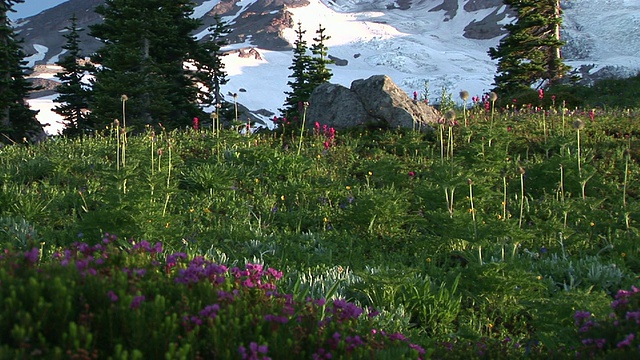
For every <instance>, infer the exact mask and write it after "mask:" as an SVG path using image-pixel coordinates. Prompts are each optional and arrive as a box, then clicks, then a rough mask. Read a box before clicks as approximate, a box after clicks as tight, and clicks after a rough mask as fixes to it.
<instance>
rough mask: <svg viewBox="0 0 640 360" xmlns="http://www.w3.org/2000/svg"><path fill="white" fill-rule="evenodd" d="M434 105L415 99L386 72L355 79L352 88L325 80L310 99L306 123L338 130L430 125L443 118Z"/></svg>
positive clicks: (425, 127) (426, 127)
mask: <svg viewBox="0 0 640 360" xmlns="http://www.w3.org/2000/svg"><path fill="white" fill-rule="evenodd" d="M440 117H441V115H440V113H439V112H438V111H437V110H436V109H435V108H433V107H431V106H428V105H427V104H425V103H423V102H419V101H413V100H412V99H410V98H409V96H408V95H407V94H406V93H405V92H404V91H403V90H402V89H400V88H399V87H398V86H397V85H396V84H395V83H394V82H393V81H392V80H391V78H389V77H388V76H386V75H374V76H372V77H370V78H368V79H361V80H355V81H353V82H352V83H351V88H347V87H345V86H342V85H337V84H331V83H325V84H322V85H320V86H318V87H317V88H316V89H315V90H314V91H313V93H312V94H311V98H310V99H309V108H308V110H307V120H308V122H307V124H309V125H310V126H312V125H313V124H314V123H315V122H318V123H320V124H326V125H328V126H331V127H334V128H336V129H346V128H351V127H355V126H366V125H372V124H375V125H382V126H386V127H389V128H409V129H411V128H413V127H414V125H420V128H421V129H428V128H430V124H433V123H435V122H437V121H438V120H439V119H440Z"/></svg>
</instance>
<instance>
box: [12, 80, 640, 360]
mask: <svg viewBox="0 0 640 360" xmlns="http://www.w3.org/2000/svg"><path fill="white" fill-rule="evenodd" d="M547 97H548V96H547ZM547 97H545V99H547ZM416 98H417V94H416ZM461 98H462V100H463V101H464V109H462V113H463V118H464V121H465V125H466V126H456V125H457V124H456V123H455V110H454V109H453V108H452V109H450V112H449V113H447V115H446V118H445V117H443V119H442V121H441V123H440V124H437V125H436V126H435V130H434V131H433V132H428V131H427V132H418V131H414V129H406V130H402V129H391V130H390V129H378V128H357V129H352V130H348V131H337V130H336V129H333V128H331V127H329V126H325V125H323V124H322V123H315V124H313V126H311V127H309V128H308V129H307V128H306V127H305V128H302V129H300V128H297V129H295V131H292V129H291V128H293V127H295V125H291V124H288V125H287V129H286V130H287V131H284V129H283V127H284V124H285V121H284V120H283V121H282V124H281V125H280V126H279V127H278V128H276V129H274V130H271V131H266V130H265V131H260V132H255V133H251V132H244V131H239V130H238V129H235V128H234V129H222V128H220V125H221V123H220V122H219V121H218V118H217V117H216V116H212V124H211V126H212V128H208V127H207V124H204V123H198V126H197V128H196V127H195V126H194V128H191V129H187V130H182V131H167V130H166V129H164V128H162V127H160V126H149V127H148V128H147V129H146V131H145V132H144V133H143V134H139V135H133V134H131V135H129V134H126V133H125V134H123V131H122V130H123V129H124V132H126V129H125V128H124V121H125V120H124V118H123V119H122V121H123V123H122V124H114V126H113V129H111V128H109V129H108V130H109V131H105V132H104V133H102V132H98V133H96V134H94V135H93V136H91V137H84V138H81V139H71V138H64V137H54V138H52V139H50V140H48V141H46V142H44V143H42V144H39V145H26V144H15V145H11V146H4V147H2V148H0V163H1V164H2V166H0V249H1V250H2V251H1V252H0V284H1V286H0V303H1V304H2V307H0V318H2V319H3V320H2V321H0V358H38V357H40V358H51V359H55V358H59V359H63V358H70V357H76V358H97V359H107V358H114V359H116V358H117V359H125V358H130V359H142V358H162V357H165V358H180V359H192V358H225V359H227V358H228V359H267V358H272V359H321V358H325V359H326V358H344V359H361V358H376V359H391V358H393V359H400V358H434V359H458V358H470V359H471V358H488V359H495V358H510V359H511V358H525V357H527V358H550V357H551V358H576V357H577V358H590V357H603V358H606V357H607V356H617V355H619V354H623V355H624V356H627V355H628V356H632V355H637V353H638V346H637V344H638V337H639V336H640V334H639V333H638V332H637V326H636V325H637V324H636V322H637V321H636V320H637V312H638V301H637V300H638V295H637V294H638V291H637V287H639V286H638V285H639V284H638V280H637V279H638V276H639V275H640V245H638V243H639V240H640V238H639V237H640V232H639V231H638V230H639V228H638V223H639V221H640V202H639V201H638V197H639V196H640V183H639V176H638V175H639V174H640V145H639V144H640V125H639V123H638V119H639V118H640V112H639V111H638V110H637V109H625V110H617V109H610V110H607V111H604V110H598V111H595V112H591V110H584V111H583V110H580V109H574V110H568V109H566V108H565V105H563V101H562V99H560V98H558V99H555V98H554V99H553V104H556V102H557V104H558V105H559V106H558V109H548V108H547V109H544V108H542V107H538V106H528V105H524V104H523V105H516V104H517V103H513V104H510V105H509V106H507V107H502V108H501V107H498V106H497V105H498V103H497V97H495V96H493V95H492V96H489V97H484V98H483V99H482V100H481V99H480V98H479V97H475V96H474V97H472V103H471V104H469V107H468V108H467V103H466V101H467V99H468V98H469V95H468V94H467V93H465V92H462V93H461ZM536 100H538V99H536ZM125 103H126V100H124V99H123V100H122V106H123V108H124V106H125ZM552 110H553V111H552ZM541 111H545V113H544V115H542V114H541V113H540V112H541ZM579 119H586V120H579ZM577 122H581V124H578V126H576V125H574V126H573V127H574V129H573V130H575V133H574V132H573V131H571V130H572V129H571V125H570V124H576V123H577ZM567 124H569V125H567ZM565 127H567V128H566V129H565ZM454 150H455V151H454ZM125 154H126V155H125ZM125 156H126V157H125ZM125 159H126V160H125ZM465 188H466V190H465V191H455V190H456V189H458V190H460V189H465ZM443 192H444V195H445V196H442V195H443ZM634 286H635V287H634ZM629 289H631V290H629ZM612 302H613V306H612ZM612 312H613V315H610V313H612ZM634 324H635V325H634Z"/></svg>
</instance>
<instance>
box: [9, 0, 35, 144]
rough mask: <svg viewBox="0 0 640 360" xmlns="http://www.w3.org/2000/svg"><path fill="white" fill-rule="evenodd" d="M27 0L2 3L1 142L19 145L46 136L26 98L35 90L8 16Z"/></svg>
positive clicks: (11, 0)
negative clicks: (25, 139)
mask: <svg viewBox="0 0 640 360" xmlns="http://www.w3.org/2000/svg"><path fill="white" fill-rule="evenodd" d="M23 2H24V0H1V1H0V94H2V96H0V141H2V142H18V141H20V140H21V139H22V138H28V139H33V138H34V137H36V136H38V135H41V134H42V132H43V131H42V126H41V125H40V123H39V122H38V120H37V119H36V114H37V113H38V112H37V111H33V110H31V109H30V108H29V105H28V104H27V103H26V101H25V99H26V98H27V96H28V94H29V91H31V90H34V88H33V87H32V86H31V85H30V84H29V82H27V80H26V79H25V71H26V67H25V65H26V62H25V61H24V57H25V54H24V52H23V51H22V48H21V43H22V42H21V41H20V40H18V39H16V34H15V33H14V30H13V28H12V26H11V23H10V21H9V17H8V16H7V14H8V13H9V11H14V10H13V5H15V4H19V3H23Z"/></svg>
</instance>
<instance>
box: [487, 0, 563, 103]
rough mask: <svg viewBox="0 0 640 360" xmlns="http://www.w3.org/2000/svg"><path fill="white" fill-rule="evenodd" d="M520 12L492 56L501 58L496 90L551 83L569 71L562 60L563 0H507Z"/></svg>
mask: <svg viewBox="0 0 640 360" xmlns="http://www.w3.org/2000/svg"><path fill="white" fill-rule="evenodd" d="M504 3H505V4H506V5H509V6H511V8H512V9H513V10H514V11H515V12H516V14H517V20H516V21H515V23H512V24H508V25H505V29H506V30H507V31H508V34H507V35H506V36H505V37H504V38H502V40H500V43H499V45H498V47H497V48H491V49H489V56H490V57H491V58H492V59H494V60H496V59H497V60H498V73H497V75H496V76H495V85H496V89H495V91H496V92H499V93H502V94H515V93H518V92H521V91H525V90H528V89H530V88H531V86H532V85H534V84H539V85H541V86H548V85H550V84H551V83H553V82H556V81H557V80H559V79H560V78H562V77H563V76H564V75H565V74H566V73H567V72H568V71H569V67H568V66H566V65H565V64H564V62H563V60H562V57H561V53H560V49H561V48H562V46H563V45H564V42H563V41H561V40H560V25H561V23H562V9H561V8H560V0H504Z"/></svg>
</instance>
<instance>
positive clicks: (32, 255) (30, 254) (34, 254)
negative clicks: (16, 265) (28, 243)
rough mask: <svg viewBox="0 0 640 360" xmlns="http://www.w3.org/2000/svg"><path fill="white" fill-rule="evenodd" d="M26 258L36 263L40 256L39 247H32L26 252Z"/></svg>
mask: <svg viewBox="0 0 640 360" xmlns="http://www.w3.org/2000/svg"><path fill="white" fill-rule="evenodd" d="M24 258H25V259H27V261H28V262H30V263H31V264H35V263H37V262H38V259H39V258H40V250H38V248H35V247H34V248H32V249H31V250H29V251H27V252H25V253H24Z"/></svg>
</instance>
